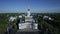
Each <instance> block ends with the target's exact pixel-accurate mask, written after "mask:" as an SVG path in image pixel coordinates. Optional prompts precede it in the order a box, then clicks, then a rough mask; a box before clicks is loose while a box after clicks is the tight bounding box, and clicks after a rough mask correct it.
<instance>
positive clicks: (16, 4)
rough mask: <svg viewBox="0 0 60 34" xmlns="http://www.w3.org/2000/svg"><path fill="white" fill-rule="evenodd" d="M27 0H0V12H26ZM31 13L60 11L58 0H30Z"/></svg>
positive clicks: (59, 0)
mask: <svg viewBox="0 0 60 34" xmlns="http://www.w3.org/2000/svg"><path fill="white" fill-rule="evenodd" d="M27 9H28V0H0V13H20V12H24V13H25V12H27ZM30 12H31V13H60V0H30Z"/></svg>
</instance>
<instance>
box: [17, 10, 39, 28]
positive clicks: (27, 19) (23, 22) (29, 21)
mask: <svg viewBox="0 0 60 34" xmlns="http://www.w3.org/2000/svg"><path fill="white" fill-rule="evenodd" d="M30 14H31V13H30V11H29V9H28V11H27V15H26V16H19V18H20V22H19V24H18V26H19V29H38V23H36V20H34V19H33V16H31V15H30Z"/></svg>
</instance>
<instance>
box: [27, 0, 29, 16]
mask: <svg viewBox="0 0 60 34" xmlns="http://www.w3.org/2000/svg"><path fill="white" fill-rule="evenodd" d="M27 16H30V0H28V11H27Z"/></svg>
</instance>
